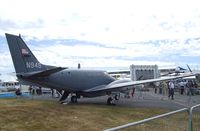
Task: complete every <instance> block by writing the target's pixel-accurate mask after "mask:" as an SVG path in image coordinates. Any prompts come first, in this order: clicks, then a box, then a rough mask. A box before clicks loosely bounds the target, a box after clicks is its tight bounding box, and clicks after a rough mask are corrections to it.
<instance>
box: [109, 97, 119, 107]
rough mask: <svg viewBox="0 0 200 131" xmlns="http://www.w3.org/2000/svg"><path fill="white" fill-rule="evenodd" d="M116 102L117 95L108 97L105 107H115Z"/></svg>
mask: <svg viewBox="0 0 200 131" xmlns="http://www.w3.org/2000/svg"><path fill="white" fill-rule="evenodd" d="M116 100H119V95H114V96H109V97H108V99H107V105H116V104H115V101H116Z"/></svg>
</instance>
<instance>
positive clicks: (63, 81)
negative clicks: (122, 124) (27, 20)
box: [5, 34, 195, 104]
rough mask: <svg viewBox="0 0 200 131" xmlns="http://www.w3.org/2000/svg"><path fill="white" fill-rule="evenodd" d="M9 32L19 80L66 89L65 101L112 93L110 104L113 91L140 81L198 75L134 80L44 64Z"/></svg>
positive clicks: (63, 98)
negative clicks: (68, 98)
mask: <svg viewBox="0 0 200 131" xmlns="http://www.w3.org/2000/svg"><path fill="white" fill-rule="evenodd" d="M5 35H6V39H7V43H8V46H9V49H10V53H11V57H12V60H13V64H14V67H15V71H16V76H17V78H18V80H19V82H21V83H22V84H28V85H36V86H42V87H47V88H51V89H56V90H59V91H63V92H64V93H63V94H62V97H61V98H60V101H64V100H65V99H66V98H67V97H68V96H69V94H74V95H72V96H71V102H72V103H76V102H77V98H80V97H81V96H83V97H98V96H103V95H108V96H109V97H108V99H107V104H111V103H112V101H113V98H114V96H113V94H114V95H116V93H115V92H120V91H123V90H124V89H132V88H133V86H136V85H140V84H145V83H151V82H158V81H164V80H171V79H178V78H183V77H188V76H194V75H195V74H192V73H190V74H184V75H181V76H173V77H168V78H158V79H149V80H140V81H131V80H127V79H121V80H116V79H115V78H113V77H111V76H110V75H109V74H108V73H107V72H105V71H100V70H83V69H68V68H63V67H55V66H49V65H44V64H41V63H40V62H39V61H38V60H37V58H36V57H35V56H34V54H33V53H32V52H31V50H30V49H29V48H28V46H27V45H26V44H25V42H24V41H23V39H22V38H21V36H20V35H19V36H17V35H12V34H5Z"/></svg>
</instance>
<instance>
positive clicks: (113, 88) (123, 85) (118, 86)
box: [85, 73, 199, 92]
mask: <svg viewBox="0 0 200 131" xmlns="http://www.w3.org/2000/svg"><path fill="white" fill-rule="evenodd" d="M198 74H199V73H196V74H193V73H190V74H184V75H180V76H170V77H165V78H157V79H148V80H140V81H130V82H124V83H116V84H108V85H107V86H104V87H95V88H91V89H88V90H85V92H97V91H119V90H120V89H123V88H133V86H136V85H140V84H146V83H152V82H160V81H168V80H175V79H180V78H184V77H190V76H196V75H198Z"/></svg>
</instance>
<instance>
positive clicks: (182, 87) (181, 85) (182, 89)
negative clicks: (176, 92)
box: [179, 81, 185, 95]
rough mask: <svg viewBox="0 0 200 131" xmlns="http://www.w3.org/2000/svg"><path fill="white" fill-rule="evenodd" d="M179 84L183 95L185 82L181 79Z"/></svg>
mask: <svg viewBox="0 0 200 131" xmlns="http://www.w3.org/2000/svg"><path fill="white" fill-rule="evenodd" d="M179 85H180V90H181V95H183V92H184V88H185V85H184V82H183V81H181V82H180V83H179Z"/></svg>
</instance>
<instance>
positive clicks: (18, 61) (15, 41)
mask: <svg viewBox="0 0 200 131" xmlns="http://www.w3.org/2000/svg"><path fill="white" fill-rule="evenodd" d="M5 35H6V39H7V43H8V46H9V49H10V53H11V57H12V60H13V64H14V67H15V71H16V73H27V72H34V71H42V70H46V68H47V67H46V66H45V65H43V64H41V63H40V62H39V61H38V60H37V58H36V57H35V56H34V55H33V53H32V52H31V50H30V49H29V48H28V46H27V45H26V43H25V42H24V41H23V39H22V38H21V36H20V35H19V36H16V35H12V34H7V33H6V34H5Z"/></svg>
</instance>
